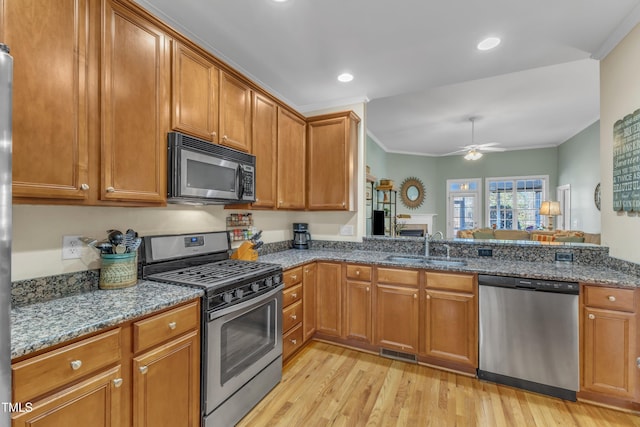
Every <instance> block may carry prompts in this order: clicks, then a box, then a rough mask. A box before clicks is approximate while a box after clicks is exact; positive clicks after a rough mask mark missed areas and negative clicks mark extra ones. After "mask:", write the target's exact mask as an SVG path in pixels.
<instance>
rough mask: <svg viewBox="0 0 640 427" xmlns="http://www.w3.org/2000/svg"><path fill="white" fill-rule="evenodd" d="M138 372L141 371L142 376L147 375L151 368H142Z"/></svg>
mask: <svg viewBox="0 0 640 427" xmlns="http://www.w3.org/2000/svg"><path fill="white" fill-rule="evenodd" d="M138 370H139V371H140V373H141V374H146V373H147V371H148V370H149V368H148V367H147V366H140V367H139V368H138Z"/></svg>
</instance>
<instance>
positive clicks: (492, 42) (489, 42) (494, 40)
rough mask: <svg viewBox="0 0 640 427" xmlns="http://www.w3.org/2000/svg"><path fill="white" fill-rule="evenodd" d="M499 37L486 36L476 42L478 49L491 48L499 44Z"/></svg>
mask: <svg viewBox="0 0 640 427" xmlns="http://www.w3.org/2000/svg"><path fill="white" fill-rule="evenodd" d="M500 41H501V40H500V38H498V37H487V38H486V39H484V40H482V41H481V42H480V43H478V46H477V47H478V50H491V49H493V48H495V47H497V46H498V45H499V44H500Z"/></svg>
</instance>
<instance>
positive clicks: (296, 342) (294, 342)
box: [289, 340, 298, 345]
mask: <svg viewBox="0 0 640 427" xmlns="http://www.w3.org/2000/svg"><path fill="white" fill-rule="evenodd" d="M289 341H291V344H293V345H296V344H298V340H289Z"/></svg>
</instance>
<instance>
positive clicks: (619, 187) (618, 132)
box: [613, 110, 640, 212]
mask: <svg viewBox="0 0 640 427" xmlns="http://www.w3.org/2000/svg"><path fill="white" fill-rule="evenodd" d="M613 210H614V211H626V212H632V211H636V212H639V211H640V110H636V111H635V112H634V113H633V114H629V115H627V116H625V118H624V119H621V120H618V121H617V122H616V123H615V124H614V125H613Z"/></svg>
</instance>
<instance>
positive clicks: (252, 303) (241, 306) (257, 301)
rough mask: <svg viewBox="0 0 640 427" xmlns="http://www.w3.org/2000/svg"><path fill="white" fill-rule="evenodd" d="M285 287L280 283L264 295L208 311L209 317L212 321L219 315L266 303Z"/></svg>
mask: <svg viewBox="0 0 640 427" xmlns="http://www.w3.org/2000/svg"><path fill="white" fill-rule="evenodd" d="M283 288H284V285H283V284H280V285H278V286H276V287H275V288H273V289H272V290H270V291H269V292H267V293H265V294H262V295H260V296H258V297H256V298H252V299H250V300H247V301H245V302H241V303H239V304H235V305H232V306H231V307H227V308H223V309H222V310H217V311H212V312H210V313H208V316H207V317H208V319H209V322H211V321H213V320H215V319H217V318H219V317H222V316H225V315H227V314H229V313H234V312H236V311H238V310H244V309H245V308H250V307H253V306H259V305H261V304H262V303H264V302H265V301H267V300H270V299H271V298H273V296H274V295H277V294H278V292H281V291H282V289H283Z"/></svg>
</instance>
